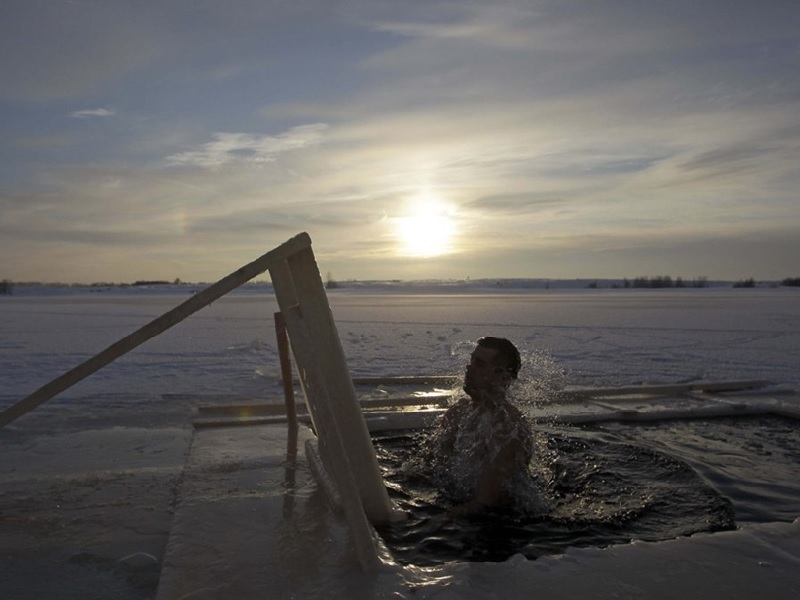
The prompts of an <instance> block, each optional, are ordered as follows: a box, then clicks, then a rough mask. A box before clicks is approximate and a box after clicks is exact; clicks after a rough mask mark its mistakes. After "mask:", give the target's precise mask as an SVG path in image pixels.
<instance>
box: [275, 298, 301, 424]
mask: <svg viewBox="0 0 800 600" xmlns="http://www.w3.org/2000/svg"><path fill="white" fill-rule="evenodd" d="M275 336H276V337H277V339H278V358H279V359H280V362H281V381H282V383H283V400H284V402H285V403H286V419H287V420H288V421H289V427H291V428H292V429H297V405H296V403H295V400H294V382H293V380H292V359H291V357H290V356H289V334H288V333H287V331H286V321H285V320H284V318H283V315H282V314H281V313H280V312H276V313H275Z"/></svg>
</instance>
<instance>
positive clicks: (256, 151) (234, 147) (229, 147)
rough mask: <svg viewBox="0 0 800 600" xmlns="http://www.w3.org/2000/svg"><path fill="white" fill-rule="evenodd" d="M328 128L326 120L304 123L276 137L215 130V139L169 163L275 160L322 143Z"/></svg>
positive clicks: (219, 164) (209, 165) (218, 164)
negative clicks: (284, 154) (279, 156)
mask: <svg viewBox="0 0 800 600" xmlns="http://www.w3.org/2000/svg"><path fill="white" fill-rule="evenodd" d="M327 128H328V126H327V125H325V124H324V123H314V124H311V125H300V126H297V127H293V128H291V129H290V130H288V131H286V132H284V133H281V134H279V135H276V136H271V135H254V134H249V133H215V134H214V135H213V140H212V141H210V142H206V143H204V144H202V145H201V146H200V147H199V148H198V149H197V150H188V151H186V152H179V153H177V154H173V155H171V156H168V157H167V164H169V165H171V166H193V167H203V168H213V167H222V166H225V165H232V164H253V165H257V164H263V163H271V162H274V161H275V160H276V157H277V155H279V154H283V153H286V152H292V151H295V150H301V149H303V148H308V147H311V146H316V145H319V144H321V143H322V140H323V137H324V133H325V131H326V130H327Z"/></svg>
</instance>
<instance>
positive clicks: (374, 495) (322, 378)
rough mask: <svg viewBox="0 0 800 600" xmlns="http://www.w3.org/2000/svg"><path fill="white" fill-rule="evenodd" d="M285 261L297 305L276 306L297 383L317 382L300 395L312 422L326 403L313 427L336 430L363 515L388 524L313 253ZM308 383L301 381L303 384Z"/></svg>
mask: <svg viewBox="0 0 800 600" xmlns="http://www.w3.org/2000/svg"><path fill="white" fill-rule="evenodd" d="M286 263H287V265H288V268H289V271H290V273H291V279H292V282H293V285H294V296H295V299H296V303H297V304H296V305H295V306H290V307H288V308H285V307H284V306H283V305H281V304H280V297H279V305H280V308H281V312H283V313H284V318H285V319H286V324H287V327H288V329H289V337H290V340H291V343H292V347H293V349H294V350H295V359H296V363H297V367H298V371H299V373H300V378H301V381H302V380H303V379H304V378H305V379H309V378H310V376H311V375H314V376H315V378H316V380H317V382H318V385H316V386H315V387H314V389H309V390H307V394H308V395H307V398H306V400H307V402H308V403H309V406H310V410H311V413H312V415H313V418H314V421H315V424H317V423H316V421H317V418H318V417H319V416H320V415H319V414H318V413H320V412H321V411H320V408H321V406H322V404H323V403H324V404H326V405H327V404H330V408H331V411H330V420H329V421H328V422H327V423H325V424H323V423H318V425H320V427H318V431H319V430H322V429H323V426H326V427H328V428H330V427H331V426H333V429H334V431H336V432H338V435H339V436H340V438H341V440H342V442H343V451H344V452H345V453H346V458H347V461H348V466H349V468H350V469H352V471H353V476H354V478H355V482H356V485H357V486H358V489H359V492H360V496H361V501H362V502H363V504H364V511H365V512H366V514H367V517H368V518H369V520H370V522H371V523H372V524H373V525H384V524H388V523H389V522H390V521H391V520H392V518H393V509H392V503H391V500H390V499H389V495H388V492H387V491H386V486H385V484H384V482H383V476H382V473H381V470H380V466H379V465H378V460H377V457H376V455H375V449H374V447H373V445H372V440H371V438H370V436H369V431H368V430H367V427H366V424H365V422H364V417H363V415H362V413H361V409H360V407H359V404H358V401H357V398H356V394H355V389H354V387H353V382H352V380H351V378H350V371H349V369H348V367H347V362H346V359H345V355H344V349H343V348H342V344H341V340H340V338H339V334H338V332H337V330H336V324H335V322H334V320H333V314H332V313H331V309H330V306H329V304H328V299H327V296H326V294H325V288H324V286H323V283H322V279H321V277H320V274H319V268H318V267H317V264H316V261H315V259H314V253H313V251H312V250H311V248H310V247H309V248H306V249H304V250H301V251H300V252H298V253H296V254H294V255H292V256H290V257H288V258H287V260H286ZM281 285H282V284H281ZM296 328H299V331H300V332H301V333H302V336H303V337H306V336H307V337H308V339H307V340H304V341H303V344H302V346H298V345H297V344H296V340H295V329H296ZM312 336H313V341H312ZM308 383H309V382H308V381H306V385H307V386H308ZM317 395H318V396H319V401H317V398H316V396H317ZM320 450H321V453H322V457H323V460H325V459H326V456H325V452H326V451H328V448H326V447H321V448H320Z"/></svg>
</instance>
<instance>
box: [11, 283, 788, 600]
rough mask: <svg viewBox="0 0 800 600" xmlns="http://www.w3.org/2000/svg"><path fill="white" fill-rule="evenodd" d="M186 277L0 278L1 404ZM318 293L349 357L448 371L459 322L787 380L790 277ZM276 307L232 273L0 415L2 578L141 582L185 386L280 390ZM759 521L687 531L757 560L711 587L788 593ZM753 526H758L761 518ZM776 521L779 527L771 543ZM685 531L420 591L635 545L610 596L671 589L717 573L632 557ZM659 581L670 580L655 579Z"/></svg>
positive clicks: (565, 568) (660, 376) (607, 362)
mask: <svg viewBox="0 0 800 600" xmlns="http://www.w3.org/2000/svg"><path fill="white" fill-rule="evenodd" d="M188 293H190V290H186V289H174V288H173V289H169V290H166V291H159V290H141V289H126V290H123V291H119V290H111V291H108V292H89V291H88V290H83V291H79V292H75V291H74V290H71V291H70V293H52V294H42V293H26V291H25V290H23V289H18V290H17V293H16V295H14V296H9V297H0V315H2V325H1V326H0V408H5V407H7V406H9V405H11V404H12V403H14V402H16V401H18V400H19V399H21V398H22V397H24V396H26V395H27V394H29V393H31V392H33V391H34V390H35V389H37V388H38V387H39V386H41V385H43V384H45V383H47V382H48V381H49V380H51V379H53V378H54V377H56V376H58V375H60V374H62V373H63V372H65V371H66V370H68V369H70V368H72V367H74V366H75V365H77V364H78V363H80V362H82V361H83V360H86V359H87V358H89V357H90V356H92V355H93V354H95V353H97V352H99V351H100V350H102V349H104V348H105V347H107V346H108V345H110V344H111V343H113V342H114V341H116V340H117V339H119V338H120V337H122V336H124V335H127V334H129V333H131V332H132V331H133V330H135V329H137V328H138V327H140V326H142V325H144V324H145V323H146V322H148V321H149V320H151V319H153V318H155V317H157V316H159V315H161V314H162V313H164V312H166V311H167V310H169V309H171V308H173V307H174V306H176V305H177V304H178V303H180V302H182V301H183V300H184V299H185V298H186V294H188ZM329 300H330V303H331V306H332V310H333V313H334V317H335V319H336V323H337V327H338V330H339V334H340V337H341V339H342V343H343V346H344V350H345V354H346V355H347V357H348V362H349V365H350V368H351V370H352V372H353V374H354V375H411V374H414V375H419V374H459V373H461V372H462V370H463V366H464V360H465V355H464V348H465V347H466V345H467V343H468V342H470V341H472V340H475V339H476V338H478V337H480V336H482V335H500V336H506V337H508V338H510V339H511V340H513V341H514V342H516V343H517V344H518V346H519V347H520V348H521V350H522V351H523V353H527V354H528V355H532V354H533V353H536V352H544V353H546V354H547V355H549V356H550V357H551V358H552V360H553V361H554V362H555V363H556V364H558V365H561V366H562V367H563V368H564V369H565V370H566V374H567V375H566V379H567V383H568V384H569V385H578V386H617V385H632V384H640V383H670V382H690V381H697V380H727V379H737V380H739V379H765V380H769V381H771V382H773V383H775V384H781V385H784V386H787V387H792V388H795V389H797V388H800V290H797V289H791V288H758V289H732V288H721V287H720V288H707V289H670V290H621V289H620V290H605V289H526V290H496V289H484V290H481V289H469V290H462V289H458V288H457V287H453V286H448V287H447V289H446V290H442V289H440V288H438V287H437V286H431V287H429V288H425V289H423V290H419V289H411V290H403V289H398V287H397V286H394V287H393V288H392V289H390V290H387V289H374V290H373V289H369V288H360V289H347V288H346V287H345V288H343V289H337V290H332V291H331V292H330V293H329ZM276 310H277V305H276V302H275V300H274V297H273V296H272V294H271V293H270V292H269V291H268V290H265V289H262V288H258V287H257V286H256V287H254V288H249V289H247V290H242V291H239V292H236V293H234V294H232V295H231V296H229V297H226V298H223V299H221V300H219V301H217V302H215V303H214V304H213V305H212V306H210V307H208V308H206V309H203V310H202V311H200V312H199V313H197V314H195V315H193V316H192V317H190V318H189V319H188V320H186V321H184V322H183V323H181V324H179V325H178V326H176V327H174V328H173V329H171V330H169V331H168V332H166V333H164V334H163V335H161V336H159V337H158V338H155V339H153V340H150V341H148V342H146V343H145V344H144V345H142V346H141V347H139V348H138V349H136V350H134V351H133V352H131V353H130V354H129V355H127V356H125V357H122V358H120V359H119V360H117V361H116V362H114V363H112V364H111V365H109V366H108V367H106V368H105V369H103V370H102V371H100V372H98V373H96V374H95V375H93V376H91V377H89V378H88V379H86V380H84V381H83V382H81V383H80V384H78V385H76V386H75V387H73V388H71V389H70V390H68V391H66V392H65V393H63V394H62V395H61V396H59V397H57V398H56V399H54V400H52V401H50V402H48V403H47V404H45V405H43V406H42V407H40V408H39V409H37V410H36V411H34V412H33V413H30V414H28V415H26V416H24V417H22V418H20V419H19V420H18V421H16V422H14V423H12V424H11V425H9V426H7V427H5V428H4V429H3V430H0V448H2V450H1V451H2V454H3V461H2V466H0V482H1V483H0V485H1V486H2V487H0V524H2V531H3V534H2V541H0V549H1V550H2V554H1V557H0V561H2V562H0V586H2V587H3V588H4V590H3V591H4V593H3V594H0V595H2V596H3V597H4V598H5V597H8V598H43V597H54V598H55V597H57V598H95V597H96V598H101V597H102V598H106V597H116V598H123V599H124V598H145V597H149V595H151V594H152V590H153V583H154V580H155V578H156V577H157V574H158V565H157V563H156V562H154V561H152V560H150V559H149V558H147V557H155V559H156V560H157V559H159V558H160V557H161V556H162V553H163V549H164V544H165V541H166V535H167V532H168V530H169V526H170V519H171V510H172V504H171V503H172V500H173V497H174V486H175V485H176V484H177V481H178V479H179V476H180V472H181V469H182V466H183V461H184V458H185V455H186V451H187V448H188V444H189V442H190V440H191V429H190V419H191V416H192V412H193V410H194V409H195V408H196V406H197V405H198V404H199V403H208V402H216V403H225V402H241V401H244V400H251V399H257V398H277V397H279V396H280V394H281V391H280V386H279V383H278V380H277V376H278V373H279V371H278V359H277V350H276V344H275V335H274V329H273V320H272V316H273V313H274V312H275V311H276ZM798 516H800V515H798ZM758 527H760V528H761V529H759V530H758V531H757V532H756V533H753V532H752V531H750V530H743V531H736V532H730V533H726V534H714V535H711V536H708V538H707V540H706V541H703V544H702V545H701V546H700V547H704V546H716V545H722V546H724V547H725V550H724V552H722V554H721V555H720V556H722V555H724V554H725V553H726V552H729V549H730V548H740V549H741V548H747V552H749V553H751V554H752V555H753V561H755V562H754V564H756V565H757V566H758V565H761V567H760V568H755V567H754V568H753V569H750V568H749V567H748V568H744V567H742V565H735V564H734V565H731V566H730V567H727V568H728V569H729V571H728V572H727V574H729V577H730V581H731V589H730V590H729V591H730V594H727V593H726V594H722V595H723V596H726V597H736V596H735V592H736V590H737V588H736V582H737V581H738V579H741V578H745V577H751V576H752V577H755V576H756V574H757V573H760V574H761V575H762V576H763V579H764V582H765V583H764V586H765V587H764V588H763V589H769V590H770V591H771V593H773V594H777V596H776V595H773V596H772V597H787V598H788V597H790V594H791V595H792V597H794V595H795V594H796V593H797V591H798V586H800V576H797V575H795V576H794V577H793V578H792V577H787V576H785V575H781V576H780V577H778V578H777V579H773V580H771V579H770V577H771V575H770V573H771V569H772V570H773V571H774V572H780V573H784V571H783V570H781V569H783V567H781V569H777V568H773V567H774V565H776V564H780V565H784V566H785V565H786V564H794V565H797V563H798V562H800V549H798V548H797V543H796V539H797V524H796V523H795V525H791V524H788V523H783V524H775V525H770V524H762V525H759V526H758ZM764 528H766V529H764ZM762 529H764V531H765V532H766V533H763V534H762V533H759V532H760V531H761V530H762ZM776 531H777V533H776ZM754 536H755V537H754ZM770 536H773V537H774V539H776V540H777V542H776V543H775V544H767V543H765V541H764V540H765V539H767V538H770ZM726 540H727V541H726ZM792 540H795V541H794V542H792ZM687 544H688V542H687V541H686V540H675V541H674V542H665V543H663V544H656V545H655V546H659V547H660V548H661V549H652V548H651V547H650V546H647V545H642V544H633V545H628V546H624V547H618V548H614V549H609V550H601V549H595V550H591V549H584V550H580V551H577V550H576V551H574V552H568V553H567V555H565V556H564V557H561V558H552V559H546V560H537V561H534V563H531V564H533V565H535V566H532V567H531V566H525V567H524V568H523V567H522V566H520V565H518V564H517V563H516V562H515V561H513V560H512V561H508V562H507V563H503V564H499V565H492V566H489V567H487V568H486V569H485V570H481V571H480V572H478V571H475V568H474V567H454V569H453V571H452V573H451V574H450V575H448V580H447V581H448V583H447V585H442V586H441V587H440V588H437V587H436V585H433V584H432V585H431V586H429V587H426V588H425V589H426V590H427V591H426V596H427V597H434V596H435V597H437V598H444V597H471V598H478V597H487V595H490V594H491V590H492V580H493V578H494V579H497V578H508V577H514V578H516V580H517V581H518V582H519V586H520V587H519V588H515V589H516V591H518V592H519V591H521V590H523V587H522V586H523V584H524V585H529V586H535V585H537V582H538V584H542V582H543V581H544V580H542V579H537V578H536V573H537V572H538V573H540V575H541V574H542V573H544V575H541V576H542V577H545V579H547V581H550V582H552V583H553V585H552V586H551V587H547V589H548V590H549V591H548V593H547V594H545V597H575V596H576V595H579V594H584V595H586V594H588V593H589V592H590V591H591V590H596V589H597V587H596V586H594V585H593V584H591V583H590V582H587V581H586V580H585V579H578V580H576V579H575V578H574V577H571V575H570V574H571V573H573V571H574V569H575V565H576V564H584V565H585V564H588V565H589V567H586V568H588V569H589V571H588V572H591V573H594V574H595V575H596V577H597V578H598V579H597V581H598V582H602V581H603V575H602V573H603V572H604V570H605V569H607V568H608V566H609V564H610V563H612V562H613V563H614V564H615V565H617V566H619V564H620V561H622V563H624V564H627V565H629V568H625V569H623V571H622V572H620V571H619V569H617V570H616V571H615V572H617V574H618V577H623V576H624V580H619V581H617V582H616V583H615V584H611V583H608V582H606V584H607V585H608V586H610V587H608V588H607V589H608V590H609V591H611V592H614V593H615V594H616V595H617V596H618V597H638V596H637V590H639V591H640V592H641V590H642V589H645V588H646V584H647V582H648V581H650V582H652V581H653V578H661V579H663V581H665V582H666V581H673V582H676V583H675V585H679V587H680V588H681V590H684V589H695V590H697V591H698V592H699V591H703V593H711V592H713V590H711V591H709V590H706V589H705V588H704V587H703V584H702V582H694V584H693V587H692V585H690V583H691V582H690V583H687V582H686V581H684V580H683V579H681V576H680V569H682V568H684V567H685V566H686V565H687V564H688V563H687V562H682V563H675V565H674V566H673V567H672V568H673V569H674V571H672V572H659V573H657V574H656V573H653V572H650V573H649V574H644V573H643V572H642V569H654V568H655V565H656V564H657V560H656V558H657V557H658V555H659V553H665V554H669V555H671V556H677V555H680V556H684V557H685V558H684V559H682V560H684V561H691V560H703V558H702V555H700V554H695V552H696V550H693V549H691V548H689V547H688V546H687ZM697 547H698V546H693V547H692V548H697ZM737 556H740V557H741V553H739V554H737ZM130 557H138V558H130ZM709 568H713V569H721V568H726V567H724V566H723V564H722V563H714V564H710V566H709ZM460 571H463V572H464V578H459V575H458V573H459V572H460ZM586 572H587V571H586V570H585V569H584V568H582V569H581V573H582V574H583V575H585V574H586ZM620 573H622V575H620ZM484 579H485V580H484ZM476 580H479V581H478V582H477V583H475V581H476ZM468 581H472V582H473V583H468ZM770 581H772V583H770ZM598 585H601V584H600V583H598ZM776 585H777V586H778V587H777V588H775V586H776ZM548 586H549V584H548ZM672 589H673V591H676V589H677V588H672ZM738 589H739V590H740V591H741V592H742V593H741V594H740V595H739V596H738V597H748V595H747V594H746V593H745V592H746V591H747V590H749V589H750V588H748V587H747V586H743V585H740V586H739V588H738ZM437 590H438V591H437ZM776 590H777V591H776ZM395 591H396V590H395ZM528 591H529V592H530V593H531V595H533V593H534V591H535V590H534V589H532V588H531V589H528ZM783 592H786V593H785V594H784V595H783V596H781V594H782V593H783ZM390 593H391V592H390V591H389V590H387V596H388V595H390ZM676 593H677V591H676ZM681 594H682V595H686V594H685V593H684V592H681ZM539 597H541V596H539ZM608 597H610V596H608ZM662 597H672V594H671V593H667V592H666V591H665V592H664V594H663V596H662ZM698 597H699V594H698Z"/></svg>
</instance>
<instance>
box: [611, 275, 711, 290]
mask: <svg viewBox="0 0 800 600" xmlns="http://www.w3.org/2000/svg"><path fill="white" fill-rule="evenodd" d="M707 285H708V277H696V278H694V279H692V280H691V281H688V282H687V281H684V280H683V278H682V277H676V278H675V279H673V278H672V277H670V276H669V275H658V276H656V277H636V278H634V279H632V280H631V279H628V278H627V277H626V278H625V279H624V280H623V281H622V287H624V288H684V287H692V288H704V287H706V286H707Z"/></svg>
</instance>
